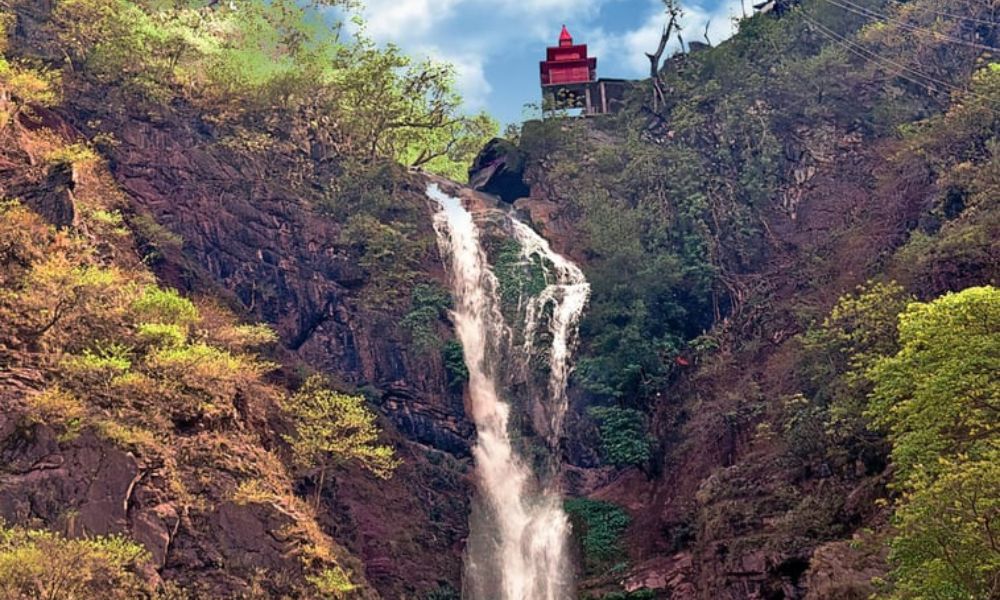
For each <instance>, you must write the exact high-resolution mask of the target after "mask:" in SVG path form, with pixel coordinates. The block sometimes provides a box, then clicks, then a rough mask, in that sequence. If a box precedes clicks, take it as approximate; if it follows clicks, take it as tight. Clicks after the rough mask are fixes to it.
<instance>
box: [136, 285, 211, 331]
mask: <svg viewBox="0 0 1000 600" xmlns="http://www.w3.org/2000/svg"><path fill="white" fill-rule="evenodd" d="M132 311H133V314H135V316H136V317H137V318H138V319H140V320H142V321H145V322H149V323H161V324H165V325H177V326H180V327H184V326H187V325H190V324H192V323H194V322H195V321H196V320H197V319H198V309H197V308H196V307H195V305H194V304H193V303H192V302H191V301H190V300H188V299H187V298H185V297H183V296H181V295H180V294H178V293H177V291H176V290H171V289H162V288H159V287H157V286H149V287H147V288H146V289H145V291H144V293H143V294H142V296H140V297H139V298H137V299H136V300H135V302H133V303H132Z"/></svg>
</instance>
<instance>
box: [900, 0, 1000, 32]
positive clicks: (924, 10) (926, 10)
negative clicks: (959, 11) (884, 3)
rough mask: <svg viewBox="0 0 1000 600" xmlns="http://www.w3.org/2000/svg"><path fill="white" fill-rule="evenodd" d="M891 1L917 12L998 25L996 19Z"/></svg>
mask: <svg viewBox="0 0 1000 600" xmlns="http://www.w3.org/2000/svg"><path fill="white" fill-rule="evenodd" d="M890 1H891V2H892V4H895V5H896V6H899V7H904V6H905V7H911V8H913V10H915V11H917V12H922V13H924V14H928V15H937V16H939V17H945V18H946V19H956V20H959V21H968V22H969V23H979V24H980V25H989V26H990V27H996V26H997V22H996V21H987V20H986V19H977V18H976V17H969V16H966V15H956V14H955V13H946V12H941V11H938V10H934V9H933V8H924V7H921V6H917V5H915V4H908V3H904V2H900V1H899V0H890Z"/></svg>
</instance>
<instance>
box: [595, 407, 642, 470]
mask: <svg viewBox="0 0 1000 600" xmlns="http://www.w3.org/2000/svg"><path fill="white" fill-rule="evenodd" d="M587 412H589V413H590V416H592V417H593V418H594V420H596V421H597V425H598V430H599V431H600V432H601V449H602V450H603V453H604V457H605V459H606V460H607V461H608V462H610V463H611V464H613V465H615V466H617V467H624V466H628V465H642V464H645V463H646V462H647V461H648V460H649V457H650V453H651V442H652V441H651V439H650V438H649V436H648V435H647V434H646V417H645V415H643V414H642V413H641V412H639V411H638V410H635V409H632V408H618V407H614V406H607V407H604V406H599V407H597V406H595V407H592V408H590V409H589V410H588V411H587Z"/></svg>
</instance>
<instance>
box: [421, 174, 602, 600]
mask: <svg viewBox="0 0 1000 600" xmlns="http://www.w3.org/2000/svg"><path fill="white" fill-rule="evenodd" d="M427 195H428V197H429V198H430V199H432V200H433V201H434V202H435V203H437V205H438V207H439V209H438V211H437V212H436V213H435V215H434V229H435V231H436V232H437V236H438V244H439V246H440V249H441V254H442V256H443V257H444V258H445V260H446V261H447V263H448V266H449V268H450V272H451V280H452V287H453V294H454V297H455V306H454V309H453V314H452V316H453V319H454V322H455V328H456V333H457V335H458V338H459V341H460V342H461V343H462V348H463V352H464V355H465V362H466V365H467V366H468V370H469V383H468V393H469V404H470V411H471V413H472V419H473V421H474V423H475V425H476V431H477V440H476V444H475V446H474V448H473V459H474V460H475V464H476V474H477V481H478V494H477V495H476V497H475V498H474V500H473V507H472V514H471V515H470V522H469V541H468V544H467V548H466V557H465V577H464V583H463V597H464V598H465V599H466V600H568V599H570V598H573V597H574V595H575V590H574V586H573V569H572V565H571V561H570V559H569V553H568V539H569V533H570V526H569V521H568V519H567V517H566V514H565V513H564V512H563V510H562V502H561V497H560V494H559V490H558V486H556V485H554V484H553V483H552V481H551V480H550V479H549V478H548V477H540V476H539V474H536V473H535V472H533V470H532V468H531V467H530V465H529V464H528V463H527V462H526V461H525V460H524V459H523V458H522V457H521V456H520V455H519V453H518V451H517V449H516V447H515V443H514V440H513V439H512V437H511V431H510V430H509V429H510V427H509V426H510V422H511V404H510V403H509V402H507V401H505V400H504V399H503V398H502V397H501V390H502V389H503V382H504V377H505V375H506V373H505V371H506V367H505V366H504V365H505V364H509V362H510V360H511V359H512V357H511V356H509V355H511V354H514V353H515V352H512V350H515V349H514V348H513V344H512V343H511V340H512V335H511V329H510V327H509V326H508V324H507V323H505V322H504V317H503V313H502V311H501V306H500V300H499V287H500V284H499V282H498V280H497V278H496V276H495V275H494V273H493V271H492V269H491V267H490V264H489V261H488V259H487V255H486V252H485V250H484V248H483V246H482V244H481V242H480V232H479V229H478V227H477V226H476V223H475V222H474V221H473V218H472V214H471V213H470V212H469V211H468V210H466V209H465V207H464V206H463V205H462V202H461V200H460V199H458V198H456V197H454V196H452V195H449V194H447V193H445V192H444V191H442V190H441V188H440V187H439V186H438V185H437V184H433V183H432V184H430V185H429V186H428V188H427ZM505 218H507V219H510V217H506V216H505ZM509 225H510V226H511V228H512V231H513V236H514V239H516V240H517V241H518V242H519V244H520V245H521V248H522V257H524V258H526V259H531V258H533V257H538V258H539V259H540V260H541V261H543V262H544V264H545V277H546V287H545V288H544V290H543V291H542V292H541V293H540V294H538V295H537V296H536V297H534V298H531V299H529V300H527V301H525V302H523V303H522V304H523V305H524V306H523V308H524V311H525V323H524V339H525V341H524V343H525V344H526V345H527V346H528V349H533V346H534V344H535V341H534V340H535V337H536V335H535V334H536V330H537V329H538V327H539V324H540V323H541V322H542V318H541V314H542V312H543V310H545V307H546V305H550V306H551V307H552V308H551V316H550V317H549V318H548V319H547V321H548V325H549V331H550V333H551V335H552V340H553V341H552V346H551V349H550V350H549V360H550V372H549V382H548V394H547V395H548V402H547V403H546V404H547V406H546V415H547V429H548V430H547V431H545V432H544V433H545V437H546V440H547V441H548V442H549V443H550V445H555V444H557V442H558V436H559V433H560V430H561V427H562V420H563V415H564V414H565V412H566V408H567V402H566V390H565V388H566V380H567V378H568V375H569V372H570V366H569V359H570V355H571V350H572V347H573V342H574V340H575V336H576V323H577V321H578V319H579V317H580V314H581V313H582V312H583V308H584V305H585V304H586V301H587V297H588V294H589V286H587V283H586V280H585V279H584V277H583V273H582V272H581V271H580V270H579V268H577V267H576V265H573V264H572V263H571V262H570V261H568V260H566V259H565V258H563V257H562V256H559V255H558V254H556V253H555V252H553V251H552V250H551V248H550V247H549V245H548V243H547V242H546V241H545V240H544V239H543V238H541V237H540V236H539V235H538V234H536V233H535V232H534V231H533V230H531V228H530V227H528V226H526V225H524V224H523V223H520V222H518V221H516V220H513V219H510V223H509Z"/></svg>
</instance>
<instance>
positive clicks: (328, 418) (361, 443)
mask: <svg viewBox="0 0 1000 600" xmlns="http://www.w3.org/2000/svg"><path fill="white" fill-rule="evenodd" d="M284 408H285V410H286V411H287V413H288V416H289V417H290V418H291V420H292V423H293V425H294V426H295V433H294V435H288V436H285V439H286V441H288V443H289V444H291V445H292V452H293V454H294V456H295V461H296V462H297V463H298V464H299V465H300V466H302V467H305V468H307V469H311V470H315V471H318V475H319V481H318V484H317V487H316V502H317V504H318V503H319V498H320V494H321V493H322V491H323V482H324V479H325V477H326V472H327V471H328V470H329V469H330V468H331V467H332V466H333V465H335V464H340V463H346V462H356V463H357V464H359V465H361V466H362V467H363V468H365V469H367V470H368V471H370V472H371V473H373V474H375V475H376V476H377V477H381V478H389V477H390V476H392V473H393V471H395V469H396V467H397V466H398V465H399V461H398V460H397V458H396V454H395V451H394V450H393V449H392V447H391V446H385V445H381V444H379V443H378V436H379V429H378V426H377V425H376V422H375V419H376V417H375V414H374V413H372V412H371V411H369V410H368V408H367V407H365V400H364V398H363V397H361V396H348V395H346V394H339V393H337V392H335V391H333V390H331V389H329V388H328V387H326V382H325V380H324V379H323V378H322V377H321V376H318V375H317V376H313V377H310V378H309V379H308V380H306V383H305V384H304V385H303V386H302V389H300V390H299V391H298V392H297V393H296V394H295V395H293V396H291V397H290V398H288V399H286V400H285V402H284Z"/></svg>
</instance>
